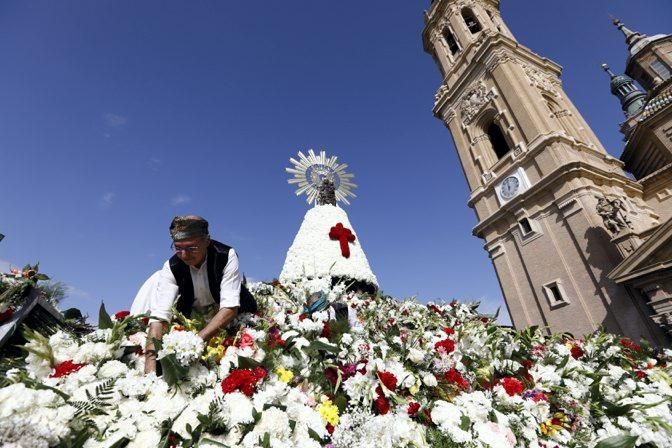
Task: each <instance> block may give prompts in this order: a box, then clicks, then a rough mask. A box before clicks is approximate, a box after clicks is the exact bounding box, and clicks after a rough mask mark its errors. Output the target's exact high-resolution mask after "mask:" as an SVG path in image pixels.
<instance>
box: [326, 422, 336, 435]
mask: <svg viewBox="0 0 672 448" xmlns="http://www.w3.org/2000/svg"><path fill="white" fill-rule="evenodd" d="M335 430H336V428H334V425H332V424H331V423H327V432H328V433H329V434H333V433H334V431H335Z"/></svg>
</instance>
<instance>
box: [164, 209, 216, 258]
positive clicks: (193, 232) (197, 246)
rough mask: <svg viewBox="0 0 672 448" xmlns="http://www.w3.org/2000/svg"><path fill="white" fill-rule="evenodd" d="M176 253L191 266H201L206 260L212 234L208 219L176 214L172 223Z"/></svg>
mask: <svg viewBox="0 0 672 448" xmlns="http://www.w3.org/2000/svg"><path fill="white" fill-rule="evenodd" d="M170 237H171V238H172V239H173V248H174V249H175V254H176V255H177V256H178V257H179V258H180V260H182V261H184V262H185V263H186V264H187V265H189V266H194V267H200V266H201V264H203V261H204V260H205V256H206V254H207V249H208V245H209V244H210V235H209V233H208V221H206V220H205V219H203V218H201V217H200V216H194V215H189V216H176V217H175V218H173V221H172V222H171V223H170Z"/></svg>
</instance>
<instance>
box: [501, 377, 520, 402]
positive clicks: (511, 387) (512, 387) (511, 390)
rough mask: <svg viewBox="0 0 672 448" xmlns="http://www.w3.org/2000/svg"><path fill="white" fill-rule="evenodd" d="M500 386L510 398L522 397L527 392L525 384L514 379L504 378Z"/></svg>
mask: <svg viewBox="0 0 672 448" xmlns="http://www.w3.org/2000/svg"><path fill="white" fill-rule="evenodd" d="M499 384H501V385H502V387H503V388H504V390H505V391H506V393H507V394H508V395H509V396H510V397H512V396H514V395H520V394H522V393H523V391H524V390H525V386H524V385H523V383H522V382H521V381H520V380H519V379H517V378H513V377H506V378H502V379H501V380H500V382H499Z"/></svg>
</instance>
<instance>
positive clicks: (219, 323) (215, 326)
mask: <svg viewBox="0 0 672 448" xmlns="http://www.w3.org/2000/svg"><path fill="white" fill-rule="evenodd" d="M237 314H238V308H237V307H236V308H222V309H221V310H219V311H218V312H217V314H215V315H214V316H213V318H212V319H211V320H210V322H208V324H207V325H206V326H205V328H203V329H202V330H201V331H199V332H198V335H199V336H200V337H201V339H203V340H204V341H205V342H208V340H209V339H210V338H212V337H213V336H215V335H216V334H217V333H218V332H219V330H221V329H222V328H224V327H225V326H227V325H228V324H229V322H231V321H232V320H233V318H234V317H236V315H237ZM145 365H146V364H145ZM145 370H146V369H145Z"/></svg>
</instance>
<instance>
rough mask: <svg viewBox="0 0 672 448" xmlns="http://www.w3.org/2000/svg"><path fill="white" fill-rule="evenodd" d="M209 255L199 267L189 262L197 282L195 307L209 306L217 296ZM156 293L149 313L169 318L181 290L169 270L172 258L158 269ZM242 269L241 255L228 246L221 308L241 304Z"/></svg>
mask: <svg viewBox="0 0 672 448" xmlns="http://www.w3.org/2000/svg"><path fill="white" fill-rule="evenodd" d="M207 266H208V258H207V256H206V258H205V260H204V261H203V263H202V264H201V267H200V268H195V267H192V266H189V272H190V274H191V281H192V282H193V284H194V307H195V308H206V307H208V306H210V305H214V304H215V300H214V299H213V297H212V293H211V292H210V285H209V283H208V267H207ZM157 274H158V275H157V281H156V294H154V295H153V297H152V300H151V301H150V305H149V311H150V316H152V317H157V318H159V319H161V320H167V321H170V319H171V318H172V317H173V315H172V307H173V302H174V301H175V298H176V297H177V294H178V290H179V288H178V286H177V281H176V280H175V276H174V275H173V271H171V270H170V260H168V261H166V262H165V263H164V265H163V269H161V270H160V271H159V272H158V273H157ZM240 284H241V278H240V269H239V265H238V255H236V252H235V250H233V249H230V250H229V260H228V261H227V263H226V266H225V267H224V275H223V276H222V281H221V283H220V290H219V309H222V308H235V307H237V306H240Z"/></svg>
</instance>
